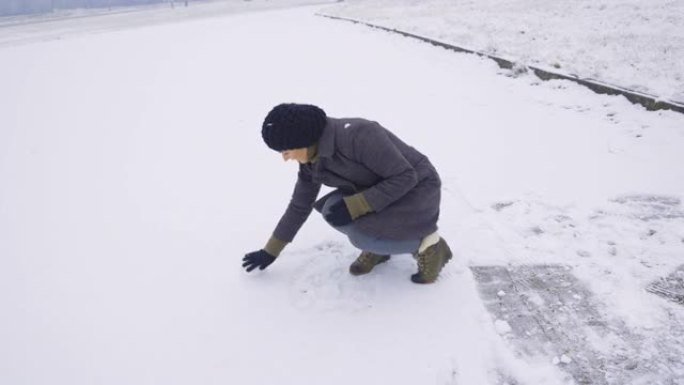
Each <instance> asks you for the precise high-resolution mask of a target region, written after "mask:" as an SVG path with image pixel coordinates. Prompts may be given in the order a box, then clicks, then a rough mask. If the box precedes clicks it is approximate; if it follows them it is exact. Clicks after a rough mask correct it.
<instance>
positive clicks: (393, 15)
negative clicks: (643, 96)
mask: <svg viewBox="0 0 684 385" xmlns="http://www.w3.org/2000/svg"><path fill="white" fill-rule="evenodd" d="M324 13H326V14H331V15H337V16H343V17H350V18H354V19H357V20H363V21H367V22H371V23H374V24H378V25H382V26H385V27H390V28H396V29H399V30H402V31H406V32H410V33H414V34H418V35H421V36H425V37H430V38H433V39H436V40H439V41H443V42H447V43H451V44H454V45H456V46H459V47H463V48H468V49H472V50H476V51H480V52H484V53H487V54H491V55H495V56H499V57H503V58H506V59H509V60H511V61H514V62H518V63H521V64H528V65H535V66H538V67H541V68H548V69H549V70H551V71H554V72H559V73H563V74H568V75H575V76H579V77H581V78H587V79H595V80H598V81H601V82H605V83H608V84H613V85H616V86H619V87H622V88H627V89H631V90H634V91H639V92H644V93H647V94H651V95H655V96H656V97H660V98H662V99H664V100H672V101H675V102H678V103H680V104H682V103H684V59H683V58H684V3H683V2H681V1H669V0H657V1H650V2H646V3H645V2H643V1H639V0H600V1H595V0H581V1H544V0H514V1H508V0H478V1H449V0H427V1H418V2H417V1H410V0H374V1H365V0H363V1H359V0H348V1H345V2H343V3H341V4H340V5H336V6H335V7H331V8H329V9H326V10H324Z"/></svg>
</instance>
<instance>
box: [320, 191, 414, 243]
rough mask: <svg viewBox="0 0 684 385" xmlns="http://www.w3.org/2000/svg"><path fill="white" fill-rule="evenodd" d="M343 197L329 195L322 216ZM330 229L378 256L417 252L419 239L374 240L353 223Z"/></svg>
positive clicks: (340, 194) (338, 193)
mask: <svg viewBox="0 0 684 385" xmlns="http://www.w3.org/2000/svg"><path fill="white" fill-rule="evenodd" d="M343 197H344V194H342V193H341V192H335V193H333V194H331V195H330V197H329V198H328V199H327V200H326V201H325V205H323V209H322V210H321V213H322V214H323V216H324V217H325V215H326V214H327V213H329V212H330V206H332V205H333V204H335V203H336V202H339V201H340V200H342V198H343ZM331 226H332V225H331ZM332 227H333V228H334V229H335V230H338V231H340V232H341V233H343V234H346V235H347V236H348V237H349V241H350V242H351V243H352V245H354V246H355V247H357V248H359V249H361V250H364V251H370V252H371V253H373V254H378V255H391V254H411V253H414V252H416V251H417V250H418V247H419V246H420V241H421V240H420V239H409V240H394V239H381V238H376V237H373V236H371V235H368V234H365V233H362V232H361V231H360V230H359V229H358V227H356V226H355V225H354V222H352V223H350V224H348V225H344V226H332Z"/></svg>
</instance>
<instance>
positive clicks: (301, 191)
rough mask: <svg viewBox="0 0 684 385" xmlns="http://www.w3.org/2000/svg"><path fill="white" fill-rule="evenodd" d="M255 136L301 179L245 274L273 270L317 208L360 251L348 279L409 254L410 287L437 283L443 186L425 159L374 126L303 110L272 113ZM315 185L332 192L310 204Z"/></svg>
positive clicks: (442, 250) (443, 248) (443, 247)
mask: <svg viewBox="0 0 684 385" xmlns="http://www.w3.org/2000/svg"><path fill="white" fill-rule="evenodd" d="M261 134H262V137H263V139H264V142H265V143H266V145H267V146H268V147H270V148H271V149H273V150H275V151H278V152H280V153H281V155H282V157H283V159H284V160H285V161H288V160H291V159H292V160H296V161H297V162H299V173H298V175H297V183H296V184H295V188H294V193H293V194H292V200H291V201H290V203H289V205H288V207H287V210H285V213H284V214H283V216H282V218H281V219H280V221H279V222H278V225H277V226H276V228H275V231H274V232H273V235H272V236H271V239H270V240H269V241H268V242H267V243H266V246H265V247H264V248H263V249H261V250H258V251H254V252H251V253H249V254H247V255H245V257H244V258H243V261H244V262H243V265H242V266H243V267H244V268H245V269H246V270H247V271H248V272H250V271H252V270H254V269H255V268H257V267H259V269H261V270H263V269H265V268H266V267H268V266H269V265H270V264H271V263H273V261H275V259H276V258H277V257H278V255H279V254H280V252H281V251H282V250H283V248H284V247H285V246H286V245H287V244H288V243H289V242H292V240H293V239H294V237H295V235H296V234H297V232H298V231H299V229H300V228H301V226H302V225H303V224H304V222H305V221H306V219H307V218H308V217H309V214H311V211H312V210H313V209H314V208H315V209H316V210H317V211H319V212H320V213H322V214H323V217H324V218H325V220H326V221H327V222H328V223H329V224H330V225H331V226H332V227H334V228H335V229H337V230H339V231H341V232H343V233H344V234H346V235H347V236H348V237H349V240H350V241H351V243H352V244H353V245H354V246H356V247H357V248H359V249H361V250H362V252H361V255H359V257H358V258H357V259H356V260H355V261H354V262H353V263H352V264H351V266H350V268H349V272H350V273H351V274H353V275H361V274H367V273H369V272H370V271H371V270H372V269H373V268H374V267H375V266H376V265H377V264H379V263H383V262H386V261H388V260H389V259H390V255H392V254H401V253H411V254H413V255H414V257H415V258H416V260H417V261H418V272H417V273H415V274H413V275H412V276H411V280H412V281H413V282H415V283H432V282H434V281H435V280H436V279H437V277H438V275H439V273H440V271H441V270H442V268H443V267H444V265H445V264H446V263H447V262H448V261H449V259H451V256H452V253H451V250H450V249H449V246H448V245H447V243H446V241H445V240H444V239H443V238H441V237H440V236H439V235H438V234H437V219H438V218H439V204H440V187H441V182H440V179H439V175H438V174H437V171H436V170H435V168H434V167H433V165H432V164H431V163H430V161H429V160H428V158H427V157H426V156H425V155H423V154H421V153H420V152H418V151H417V150H416V149H414V148H413V147H410V146H408V145H407V144H406V143H404V142H402V141H401V140H400V139H399V138H397V137H396V136H395V135H394V134H392V133H391V132H389V131H388V130H387V129H385V128H383V127H382V126H380V125H379V124H378V123H376V122H373V121H369V120H365V119H359V118H351V119H335V118H330V117H327V116H326V114H325V112H324V111H323V110H322V109H320V108H318V107H316V106H312V105H306V104H280V105H278V106H276V107H274V108H273V109H272V110H271V111H270V112H269V113H268V115H267V116H266V119H265V120H264V123H263V125H262V130H261ZM321 185H326V186H330V187H334V188H336V190H335V191H333V192H331V193H330V194H327V195H325V196H324V197H322V198H321V199H319V200H318V201H316V198H317V196H318V192H319V191H320V188H321Z"/></svg>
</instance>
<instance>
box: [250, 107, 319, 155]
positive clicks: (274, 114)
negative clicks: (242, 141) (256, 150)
mask: <svg viewBox="0 0 684 385" xmlns="http://www.w3.org/2000/svg"><path fill="white" fill-rule="evenodd" d="M325 118H326V115H325V111H323V110H322V109H320V108H318V107H316V106H312V105H309V104H294V103H287V104H285V103H284V104H279V105H277V106H275V107H274V108H273V109H272V110H271V112H269V113H268V115H266V119H264V124H263V125H262V126H261V136H262V137H263V138H264V142H265V143H266V145H267V146H268V147H270V148H271V149H273V150H276V151H284V150H292V149H295V148H305V147H309V146H311V145H313V144H314V143H316V142H317V141H318V139H320V138H321V134H322V133H323V127H325V122H326V120H325Z"/></svg>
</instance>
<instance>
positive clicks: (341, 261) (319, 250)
mask: <svg viewBox="0 0 684 385" xmlns="http://www.w3.org/2000/svg"><path fill="white" fill-rule="evenodd" d="M304 252H305V253H306V254H311V255H310V256H309V257H308V258H306V259H304V260H303V261H302V262H301V266H300V267H299V268H298V269H297V273H296V274H295V275H294V277H293V278H292V281H291V285H290V302H291V303H292V305H293V306H294V307H295V308H298V309H301V310H305V311H313V312H335V311H341V312H350V311H351V312H359V311H364V310H367V309H369V308H371V307H373V304H374V302H375V301H374V300H375V292H376V286H375V285H376V280H373V279H366V278H367V277H354V276H352V275H351V274H349V272H348V269H349V264H351V262H352V261H354V259H355V258H356V254H357V251H355V250H354V249H352V248H349V247H346V246H344V245H342V244H337V243H326V244H322V245H319V246H317V247H315V248H314V249H313V250H311V252H310V253H308V252H306V251H304Z"/></svg>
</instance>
